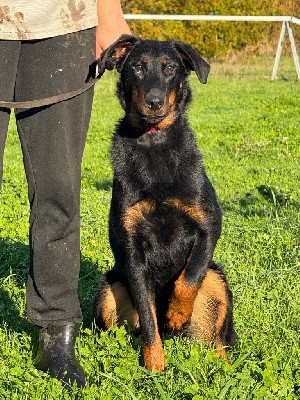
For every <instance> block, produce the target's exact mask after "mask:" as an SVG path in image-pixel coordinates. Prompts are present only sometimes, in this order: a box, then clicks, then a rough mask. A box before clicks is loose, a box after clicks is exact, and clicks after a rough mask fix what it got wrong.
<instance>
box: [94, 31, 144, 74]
mask: <svg viewBox="0 0 300 400" xmlns="http://www.w3.org/2000/svg"><path fill="white" fill-rule="evenodd" d="M139 40H140V39H139V38H137V37H136V36H132V35H122V36H120V37H119V39H118V40H116V41H115V42H114V43H113V44H112V45H110V46H109V47H108V48H107V49H106V50H105V51H104V52H103V53H102V54H101V59H100V62H99V72H100V73H103V72H104V70H106V69H108V70H112V69H114V68H116V69H117V71H118V72H121V71H122V67H123V64H124V62H125V60H126V58H127V56H128V54H129V53H130V51H131V50H132V48H133V46H134V45H135V44H136V43H137V42H138V41H139Z"/></svg>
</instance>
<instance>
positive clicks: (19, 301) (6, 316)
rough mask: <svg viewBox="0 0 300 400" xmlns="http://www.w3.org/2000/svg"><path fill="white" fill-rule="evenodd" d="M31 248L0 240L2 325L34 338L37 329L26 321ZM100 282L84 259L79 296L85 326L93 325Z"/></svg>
mask: <svg viewBox="0 0 300 400" xmlns="http://www.w3.org/2000/svg"><path fill="white" fill-rule="evenodd" d="M29 258H30V257H29V246H28V245H25V244H23V243H19V242H11V241H9V240H8V239H7V240H5V239H1V238H0V280H1V287H0V324H2V325H3V324H5V325H6V326H7V328H8V329H11V330H13V331H15V332H18V333H24V332H25V333H27V334H33V332H34V331H35V327H34V326H33V325H32V324H31V323H30V322H29V321H28V320H27V318H26V317H24V316H23V315H22V314H24V312H22V310H21V308H23V306H24V302H25V287H26V281H27V275H28V269H29ZM98 282H99V272H98V271H97V265H96V264H95V263H93V262H91V260H90V259H88V258H86V257H84V256H81V269H80V278H79V284H78V296H79V300H80V303H81V308H82V313H83V326H84V327H90V326H91V325H92V321H93V303H94V297H95V293H96V290H97V287H98Z"/></svg>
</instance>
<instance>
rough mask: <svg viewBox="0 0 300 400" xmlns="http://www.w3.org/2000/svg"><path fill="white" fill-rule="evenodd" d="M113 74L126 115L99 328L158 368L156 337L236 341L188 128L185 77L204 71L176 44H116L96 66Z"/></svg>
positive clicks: (217, 217) (116, 156)
mask: <svg viewBox="0 0 300 400" xmlns="http://www.w3.org/2000/svg"><path fill="white" fill-rule="evenodd" d="M102 67H103V68H106V69H112V68H114V67H115V68H116V69H117V70H118V72H120V74H121V79H120V81H119V84H118V95H119V98H120V101H121V104H122V106H123V108H124V110H125V116H124V118H123V119H122V120H121V121H120V123H119V125H118V127H117V129H116V132H115V135H114V138H113V144H112V161H113V168H114V180H113V194H112V201H111V209H110V224H109V233H110V243H111V247H112V251H113V253H114V257H115V266H114V268H113V269H112V270H111V271H109V272H107V273H106V274H105V275H104V276H103V279H102V281H101V283H100V287H99V290H98V294H97V299H96V304H95V320H96V323H97V325H98V326H99V327H101V328H109V327H110V326H112V325H113V324H118V325H119V324H122V323H124V321H125V320H126V321H127V322H128V323H129V324H130V325H131V326H133V327H135V328H139V329H140V331H141V336H142V351H143V358H144V363H145V365H146V367H147V368H148V369H149V370H159V371H160V370H163V369H164V368H165V361H164V353H163V347H162V341H161V336H160V335H161V333H163V332H169V333H171V334H185V335H187V336H188V337H191V338H193V339H196V340H201V341H203V342H204V343H207V344H214V345H215V347H216V350H217V352H218V353H219V354H220V355H221V356H223V357H224V358H226V355H225V347H226V346H229V345H232V344H233V342H234V340H235V332H234V328H233V318H232V295H231V291H230V289H229V286H228V283H227V280H226V277H225V275H224V273H223V272H222V270H221V269H220V268H219V267H218V266H217V265H216V264H215V263H214V262H213V260H212V258H213V252H214V249H215V246H216V243H217V240H218V238H219V236H220V232H221V210H220V207H219V205H218V202H217V198H216V194H215V191H214V189H213V187H212V185H211V183H210V181H209V179H208V177H207V175H206V173H205V169H204V166H203V164H202V162H201V154H200V152H199V150H198V148H197V145H196V141H195V137H194V134H193V132H192V130H191V128H190V127H189V124H188V121H187V116H186V109H187V106H188V104H189V103H190V100H191V90H190V87H189V84H188V80H187V77H188V75H189V73H190V71H192V70H193V71H195V72H196V74H197V76H198V78H199V80H200V82H202V83H206V81H207V76H208V73H209V70H210V67H209V65H208V64H207V63H206V62H205V61H204V60H203V59H202V58H201V57H200V56H199V54H198V53H197V52H196V50H195V49H194V48H193V47H192V46H190V45H188V44H186V43H183V42H179V41H154V40H141V39H139V38H136V37H133V36H122V37H121V38H120V39H119V40H118V41H117V42H115V43H114V44H113V45H112V46H111V47H109V48H108V50H107V51H106V52H105V53H104V55H103V57H102Z"/></svg>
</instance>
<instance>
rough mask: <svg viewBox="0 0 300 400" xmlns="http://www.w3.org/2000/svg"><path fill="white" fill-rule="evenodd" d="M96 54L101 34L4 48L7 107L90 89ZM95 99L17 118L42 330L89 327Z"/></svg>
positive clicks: (32, 310)
mask: <svg viewBox="0 0 300 400" xmlns="http://www.w3.org/2000/svg"><path fill="white" fill-rule="evenodd" d="M94 50H95V29H88V30H85V31H81V32H76V33H71V34H67V35H63V36H57V37H54V38H49V39H44V40H37V41H6V40H2V41H1V40H0V99H1V100H5V101H13V100H14V101H25V100H33V99H39V98H44V97H48V96H53V95H56V94H59V93H66V92H69V91H72V90H74V89H77V88H79V87H81V86H83V85H84V83H85V82H86V81H87V80H88V79H89V77H91V76H92V74H93V71H92V70H93V67H94V60H95V52H94ZM92 99H93V90H92V89H90V90H88V91H87V92H85V93H83V94H81V95H79V96H77V97H75V98H73V99H70V100H67V101H64V102H61V103H58V104H54V105H51V106H47V107H40V108H34V109H31V110H21V109H20V110H15V115H16V123H17V128H18V134H19V138H20V141H21V145H22V152H23V159H24V166H25V171H26V177H27V181H28V196H29V202H30V211H31V212H30V228H29V237H30V253H31V262H30V268H29V277H28V283H27V313H28V317H29V319H30V320H31V322H32V323H33V324H35V325H38V326H43V327H46V326H47V325H48V323H49V322H51V321H54V320H66V321H74V322H78V323H80V322H81V321H82V315H81V310H80V305H79V300H78V296H77V286H78V277H79V267H80V211H79V198H80V179H81V159H82V154H83V149H84V144H85V139H86V133H87V130H88V124H89V120H90V114H91V106H92ZM9 117H10V110H8V109H4V108H0V182H1V179H2V164H3V149H4V144H5V139H6V133H7V127H8V122H9ZM8 162H9V160H8ZM0 207H1V205H0Z"/></svg>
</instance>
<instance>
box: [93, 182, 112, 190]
mask: <svg viewBox="0 0 300 400" xmlns="http://www.w3.org/2000/svg"><path fill="white" fill-rule="evenodd" d="M112 186H113V183H112V181H111V180H109V181H108V180H106V181H103V182H96V183H95V187H96V189H97V190H105V191H106V192H108V191H110V190H111V189H112Z"/></svg>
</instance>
